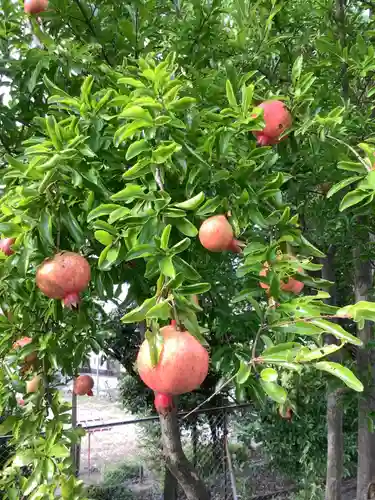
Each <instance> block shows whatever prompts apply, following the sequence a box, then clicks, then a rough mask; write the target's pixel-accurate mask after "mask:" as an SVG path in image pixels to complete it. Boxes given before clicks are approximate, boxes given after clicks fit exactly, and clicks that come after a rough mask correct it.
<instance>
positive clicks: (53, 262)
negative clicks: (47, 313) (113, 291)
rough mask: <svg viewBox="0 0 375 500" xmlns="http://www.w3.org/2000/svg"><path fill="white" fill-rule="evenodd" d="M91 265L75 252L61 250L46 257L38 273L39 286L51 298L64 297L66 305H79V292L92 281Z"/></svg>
mask: <svg viewBox="0 0 375 500" xmlns="http://www.w3.org/2000/svg"><path fill="white" fill-rule="evenodd" d="M90 278H91V273H90V265H89V263H88V262H87V260H86V259H85V258H84V257H82V255H79V254H78V253H74V252H60V253H57V254H56V255H54V256H53V257H51V258H49V259H46V260H45V261H44V262H43V263H42V264H41V265H40V267H39V268H38V270H37V273H36V284H37V286H38V288H39V289H40V290H41V291H42V292H43V293H44V295H47V297H49V298H50V299H62V300H63V303H64V306H66V307H69V308H72V307H77V306H78V304H79V302H80V298H79V293H80V292H82V290H84V289H85V288H86V287H87V285H88V284H89V282H90Z"/></svg>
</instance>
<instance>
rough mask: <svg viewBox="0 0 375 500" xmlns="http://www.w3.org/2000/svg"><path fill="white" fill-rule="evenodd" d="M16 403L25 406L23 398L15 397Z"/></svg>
mask: <svg viewBox="0 0 375 500" xmlns="http://www.w3.org/2000/svg"><path fill="white" fill-rule="evenodd" d="M17 404H18V406H25V400H24V399H22V398H20V399H17Z"/></svg>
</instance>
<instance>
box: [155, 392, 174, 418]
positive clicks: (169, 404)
mask: <svg viewBox="0 0 375 500" xmlns="http://www.w3.org/2000/svg"><path fill="white" fill-rule="evenodd" d="M154 405H155V408H156V411H157V412H158V413H160V414H161V415H166V414H167V413H169V412H171V411H172V410H173V408H174V404H173V397H172V396H171V395H170V394H163V393H161V392H155V399H154Z"/></svg>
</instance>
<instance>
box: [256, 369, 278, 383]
mask: <svg viewBox="0 0 375 500" xmlns="http://www.w3.org/2000/svg"><path fill="white" fill-rule="evenodd" d="M260 376H261V378H262V380H264V381H265V382H276V380H277V379H278V376H279V375H278V373H277V371H276V370H275V369H274V368H264V370H262V371H261V372H260Z"/></svg>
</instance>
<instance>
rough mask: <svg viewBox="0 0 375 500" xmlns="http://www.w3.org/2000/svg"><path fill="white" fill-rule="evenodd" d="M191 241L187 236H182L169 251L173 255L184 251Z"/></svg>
mask: <svg viewBox="0 0 375 500" xmlns="http://www.w3.org/2000/svg"><path fill="white" fill-rule="evenodd" d="M190 243H191V240H190V239H189V238H184V239H183V240H181V241H179V242H178V243H176V244H175V245H173V247H172V248H171V249H170V253H171V254H173V255H176V254H178V253H182V252H184V251H185V250H186V249H187V248H189V246H190Z"/></svg>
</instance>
